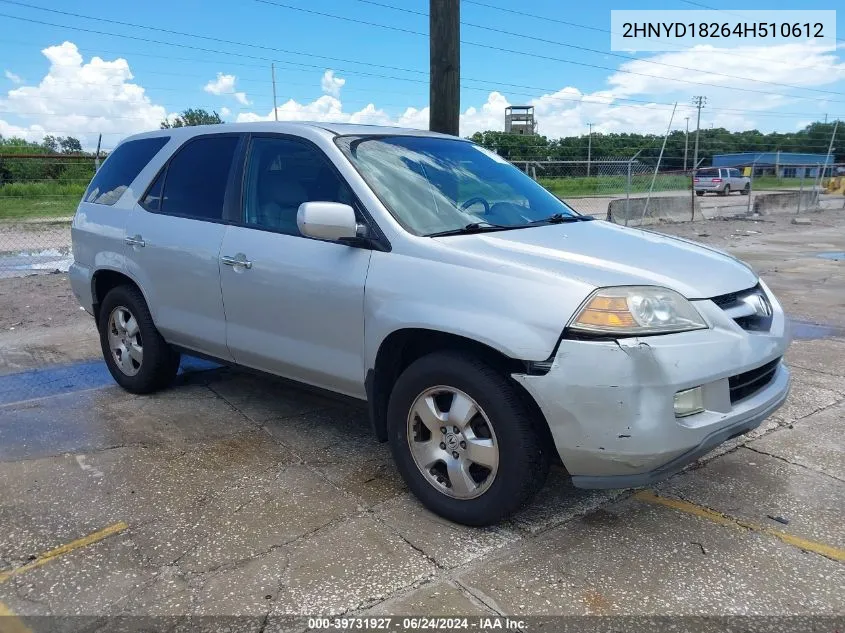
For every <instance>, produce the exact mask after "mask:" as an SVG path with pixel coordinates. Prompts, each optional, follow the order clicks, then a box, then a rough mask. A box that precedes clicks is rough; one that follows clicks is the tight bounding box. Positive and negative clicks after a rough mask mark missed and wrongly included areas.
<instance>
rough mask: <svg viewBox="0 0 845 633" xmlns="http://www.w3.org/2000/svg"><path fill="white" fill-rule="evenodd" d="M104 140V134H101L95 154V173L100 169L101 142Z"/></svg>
mask: <svg viewBox="0 0 845 633" xmlns="http://www.w3.org/2000/svg"><path fill="white" fill-rule="evenodd" d="M102 142H103V135H102V134H100V136H99V138H98V139H97V153H96V154H94V173H95V174H96V173H97V172H98V171H100V144H101V143H102Z"/></svg>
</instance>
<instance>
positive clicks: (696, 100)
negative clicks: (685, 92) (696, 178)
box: [692, 96, 707, 168]
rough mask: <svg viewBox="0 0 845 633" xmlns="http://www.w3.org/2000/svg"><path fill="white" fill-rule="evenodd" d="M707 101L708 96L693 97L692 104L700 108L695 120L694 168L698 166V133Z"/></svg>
mask: <svg viewBox="0 0 845 633" xmlns="http://www.w3.org/2000/svg"><path fill="white" fill-rule="evenodd" d="M705 103H707V97H704V96H698V97H693V98H692V104H693V105H694V106H695V107H696V108H698V117H696V120H695V149H694V150H693V153H692V164H693V168H697V167H698V133H699V131H700V130H701V108H703V107H704V104H705Z"/></svg>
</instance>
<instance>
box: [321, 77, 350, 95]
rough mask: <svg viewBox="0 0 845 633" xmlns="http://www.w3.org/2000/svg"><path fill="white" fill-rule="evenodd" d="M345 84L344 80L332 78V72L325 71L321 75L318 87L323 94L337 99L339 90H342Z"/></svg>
mask: <svg viewBox="0 0 845 633" xmlns="http://www.w3.org/2000/svg"><path fill="white" fill-rule="evenodd" d="M345 83H346V80H345V79H341V78H340V77H335V76H334V71H333V70H327V71H326V72H324V73H323V78H322V79H321V80H320V87H321V88H322V89H323V92H324V93H325V94H327V95H331V96H333V97H339V96H340V89H341V88H343V84H345Z"/></svg>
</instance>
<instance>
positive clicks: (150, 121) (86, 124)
mask: <svg viewBox="0 0 845 633" xmlns="http://www.w3.org/2000/svg"><path fill="white" fill-rule="evenodd" d="M41 53H42V54H43V55H44V56H45V57H46V58H47V60H48V61H49V62H50V68H49V70H48V71H47V74H46V75H45V76H44V78H43V79H42V80H41V81H40V82H39V84H38V85H37V86H20V87H18V88H14V89H12V90H10V91H9V92H8V93H7V94H6V96H5V97H3V98H0V117H3V119H9V118H14V119H16V120H18V121H20V123H10V122H9V121H7V120H0V133H2V134H3V135H4V136H6V135H12V134H16V135H19V136H24V137H25V138H27V139H29V140H34V141H38V140H40V139H41V138H42V137H43V136H44V135H45V134H58V135H62V136H67V135H71V136H75V137H77V138H78V139H79V140H80V141H81V142H82V145H83V146H84V147H94V146H96V144H97V135H98V134H100V133H102V134H103V137H104V139H103V145H104V146H105V147H110V146H113V145H114V144H115V143H116V142H117V141H118V140H120V138H121V137H123V136H126V135H129V134H134V133H136V132H141V131H145V130H150V129H156V128H158V127H159V123H160V122H161V121H162V120H163V119H164V118H165V116H166V114H167V113H166V111H165V109H164V108H163V107H162V106H160V105H155V104H154V103H152V101H151V100H150V98H149V97H148V96H147V95H146V93H145V90H144V88H142V87H141V86H139V85H138V84H136V83H133V82H132V79H133V75H132V72H131V71H130V69H129V64H128V63H127V61H126V60H125V59H122V58H118V59H115V60H114V61H106V60H103V59H102V58H100V57H92V58H91V60H90V61H88V62H85V61H84V60H83V58H82V55H81V54H80V53H79V49H78V48H77V47H76V45H75V44H73V43H72V42H64V43H63V44H60V45H58V46H50V47H48V48H45V49H44V50H42V51H41Z"/></svg>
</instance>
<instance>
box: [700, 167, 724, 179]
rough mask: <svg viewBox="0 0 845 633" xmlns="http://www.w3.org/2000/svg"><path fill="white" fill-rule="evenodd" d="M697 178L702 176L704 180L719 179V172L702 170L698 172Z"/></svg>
mask: <svg viewBox="0 0 845 633" xmlns="http://www.w3.org/2000/svg"><path fill="white" fill-rule="evenodd" d="M696 175H697V176H701V177H702V178H718V177H719V170H718V169H700V170H698V174H696Z"/></svg>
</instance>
